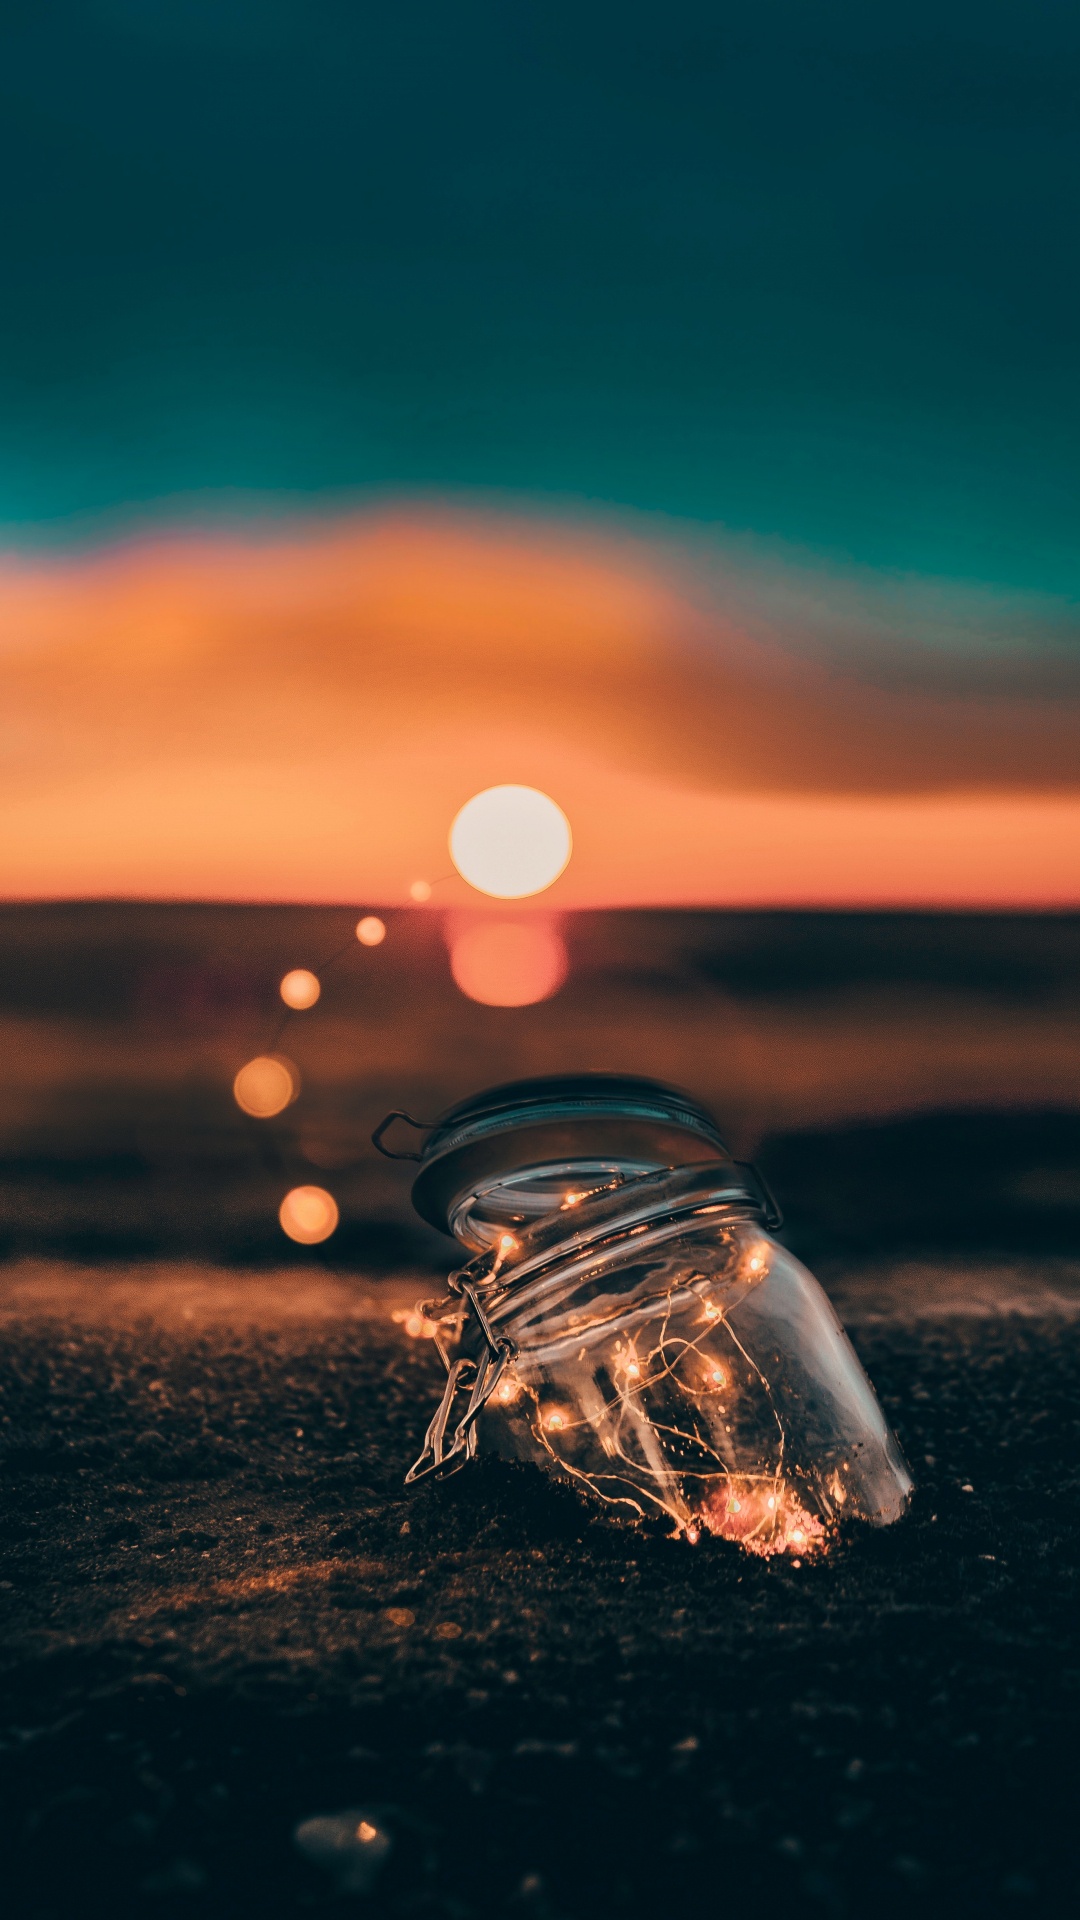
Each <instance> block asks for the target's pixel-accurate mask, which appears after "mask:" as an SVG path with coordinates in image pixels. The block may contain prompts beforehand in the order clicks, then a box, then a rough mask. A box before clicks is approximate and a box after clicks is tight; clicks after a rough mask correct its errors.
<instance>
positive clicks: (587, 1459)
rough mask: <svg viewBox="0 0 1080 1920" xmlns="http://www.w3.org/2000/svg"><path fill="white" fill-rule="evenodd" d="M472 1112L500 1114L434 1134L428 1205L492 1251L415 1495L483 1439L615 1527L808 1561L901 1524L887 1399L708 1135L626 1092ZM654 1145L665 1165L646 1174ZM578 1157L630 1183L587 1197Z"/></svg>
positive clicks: (904, 1487) (456, 1323) (417, 1194)
mask: <svg viewBox="0 0 1080 1920" xmlns="http://www.w3.org/2000/svg"><path fill="white" fill-rule="evenodd" d="M583 1078H584V1077H583ZM545 1086H546V1087H548V1088H550V1092H548V1093H547V1094H546V1096H545V1093H544V1091H543V1090H544V1089H545ZM495 1096H501V1105H500V1104H498V1103H497V1102H496V1101H495ZM480 1099H481V1101H483V1100H487V1101H489V1102H491V1103H494V1111H492V1106H490V1105H489V1107H488V1108H487V1109H486V1110H485V1109H484V1108H482V1107H480V1109H479V1111H478V1110H477V1107H478V1104H479V1103H472V1104H471V1105H467V1107H466V1112H465V1114H464V1116H463V1114H462V1111H461V1110H460V1109H457V1110H453V1111H452V1113H451V1114H450V1115H449V1116H446V1118H445V1120H444V1121H443V1122H440V1123H439V1124H438V1125H437V1127H436V1129H435V1130H434V1132H433V1135H432V1136H431V1139H429V1141H428V1143H427V1144H426V1145H425V1149H424V1156H423V1160H422V1166H421V1173H420V1176H419V1177H418V1180H417V1183H416V1188H414V1199H416V1201H417V1205H418V1206H419V1207H420V1210H421V1211H424V1212H425V1217H427V1218H429V1219H430V1218H434V1217H439V1218H441V1220H442V1222H443V1223H444V1224H445V1222H446V1221H447V1220H451V1219H452V1220H453V1221H454V1225H455V1230H456V1231H458V1232H459V1234H460V1237H461V1238H463V1239H466V1240H468V1239H469V1238H470V1237H471V1238H472V1241H473V1244H474V1245H476V1243H477V1241H479V1243H480V1247H481V1251H479V1252H478V1253H477V1255H476V1257H475V1258H474V1259H473V1260H472V1261H471V1262H470V1263H469V1264H468V1265H467V1266H466V1267H464V1268H462V1269H460V1270H459V1272H458V1273H457V1274H456V1275H454V1276H453V1279H452V1281H451V1296H450V1298H449V1299H448V1301H447V1302H446V1305H445V1309H444V1311H443V1315H442V1323H443V1329H444V1339H443V1341H442V1350H443V1352H444V1357H445V1359H446V1362H447V1367H448V1379H447V1390H446V1394H445V1395H444V1400H443V1404H442V1406H441V1407H440V1409H439V1411H438V1413H437V1414H436V1416H435V1418H434V1419H433V1421H432V1423H431V1426H430V1427H429V1430H428V1436H427V1443H426V1446H425V1452H424V1454H423V1455H422V1456H421V1459H420V1460H419V1461H417V1463H416V1466H415V1467H414V1468H413V1469H412V1472H411V1474H410V1475H409V1478H410V1480H415V1479H418V1478H421V1477H423V1476H424V1475H425V1474H427V1473H429V1472H447V1471H451V1470H452V1469H453V1468H454V1467H456V1466H458V1465H462V1464H464V1462H465V1461H466V1460H467V1459H468V1458H469V1457H471V1455H472V1453H473V1452H475V1450H476V1448H477V1446H478V1445H479V1444H483V1445H484V1446H487V1447H489V1448H490V1449H491V1450H493V1451H495V1452H496V1453H498V1454H500V1455H502V1456H503V1457H506V1458H510V1459H517V1460H527V1461H532V1462H534V1463H535V1464H536V1465H538V1466H540V1467H542V1468H544V1469H545V1470H546V1471H547V1472H549V1473H553V1474H555V1475H556V1476H557V1477H558V1478H560V1479H562V1480H565V1481H566V1482H568V1483H569V1484H570V1485H572V1486H574V1487H575V1488H576V1489H577V1490H578V1492H579V1493H580V1494H582V1496H583V1497H584V1498H586V1499H588V1500H590V1501H593V1502H596V1503H598V1504H600V1505H603V1506H605V1507H606V1508H607V1509H608V1510H609V1512H611V1514H612V1515H614V1516H616V1517H619V1518H622V1519H626V1520H630V1521H641V1520H643V1519H645V1518H649V1517H652V1518H660V1519H662V1520H664V1521H666V1522H667V1523H668V1524H669V1525H670V1528H671V1531H672V1532H673V1533H675V1534H678V1535H680V1536H682V1537H683V1538H684V1539H686V1540H689V1541H691V1542H693V1541H695V1540H698V1539H700V1538H701V1536H702V1535H703V1534H705V1533H710V1534H714V1535H718V1536H720V1537H722V1538H724V1539H727V1540H730V1541H732V1542H734V1543H736V1544H738V1545H739V1546H740V1547H742V1548H744V1549H746V1550H747V1551H749V1552H753V1553H757V1554H762V1555H772V1554H780V1553H784V1554H788V1555H791V1556H792V1557H798V1558H799V1559H800V1560H801V1561H805V1560H807V1559H810V1558H812V1557H814V1556H817V1555H820V1554H821V1553H822V1552H824V1551H825V1550H826V1549H827V1547H828V1544H829V1542H830V1540H831V1538H832V1537H833V1535H834V1534H835V1531H836V1529H837V1526H838V1524H839V1522H840V1520H841V1519H844V1520H847V1519H851V1518H858V1519H862V1520H865V1521H869V1522H871V1523H872V1524H876V1525H883V1524H887V1523H888V1522H890V1521H893V1520H895V1519H897V1518H898V1517H899V1516H900V1514H901V1513H902V1512H903V1511H904V1508H905V1507H906V1505H907V1502H908V1499H909V1496H910V1492H911V1480H910V1476H909V1474H908V1471H907V1468H906V1465H905V1463H904V1460H903V1458H902V1455H901V1454H900V1451H899V1449H898V1447H897V1445H896V1442H895V1440H894V1439H893V1437H892V1435H891V1434H890V1432H889V1430H888V1428H887V1426H886V1424H885V1421H884V1419H883V1417H882V1414H881V1409H880V1407H879V1406H878V1403H877V1400H876V1398H875V1396H874V1392H873V1388H872V1387H871V1385H870V1383H869V1381H868V1380H867V1378H866V1375H865V1373H864V1372H863V1370H862V1367H861V1366H860V1364H859V1361H858V1359H857V1358H856V1356H855V1354H854V1352H853V1350H852V1348H851V1346H850V1344H849V1343H848V1341H847V1338H846V1336H845V1334H844V1332H843V1329H842V1328H841V1326H840V1323H839V1321H838V1320H837V1318H836V1315H835V1313H834V1312H833V1310H832V1307H831V1306H830V1304H829V1302H828V1300H827V1298H826V1296H825V1294H824V1293H823V1291H822V1289H821V1287H820V1286H819V1285H818V1283H817V1281H816V1280H815V1279H814V1278H813V1276H812V1275H811V1274H810V1273H809V1272H808V1271H807V1270H806V1268H805V1267H803V1266H802V1265H801V1264H800V1262H799V1261H798V1260H796V1259H795V1257H794V1256H793V1255H792V1254H791V1253H790V1252H788V1250H787V1249H786V1248H785V1247H783V1246H782V1245H781V1243H780V1242H779V1241H778V1240H777V1239H776V1238H775V1236H774V1234H773V1233H772V1232H770V1231H769V1228H768V1226H767V1225H766V1212H767V1197H766V1196H765V1195H764V1194H763V1193H762V1192H761V1191H760V1190H759V1188H758V1186H757V1184H756V1183H755V1181H754V1179H753V1178H752V1177H751V1176H749V1175H748V1174H747V1172H746V1171H745V1170H744V1169H740V1168H739V1167H738V1166H737V1165H736V1163H735V1162H733V1161H732V1160H731V1159H730V1157H729V1156H727V1154H726V1153H725V1150H724V1148H723V1146H722V1144H721V1142H720V1140H719V1138H718V1136H717V1134H716V1132H715V1128H714V1126H713V1123H712V1122H711V1120H710V1119H709V1118H708V1116H707V1115H703V1114H702V1112H701V1110H700V1109H698V1108H696V1107H695V1106H694V1103H693V1102H690V1101H689V1100H688V1098H687V1096H685V1095H678V1094H676V1093H675V1092H674V1090H672V1089H668V1088H659V1087H657V1086H656V1084H655V1083H653V1082H634V1083H627V1082H625V1081H622V1080H619V1079H616V1078H615V1077H614V1076H595V1077H594V1078H593V1079H592V1080H591V1081H589V1082H588V1083H587V1086H586V1087H585V1089H582V1087H581V1086H580V1085H579V1084H578V1083H574V1084H573V1085H572V1086H571V1087H570V1088H569V1089H568V1088H567V1083H566V1082H564V1081H557V1082H553V1083H543V1082H539V1083H538V1082H530V1083H524V1084H523V1085H521V1086H519V1087H517V1088H508V1089H495V1090H494V1094H493V1095H491V1096H481V1097H480ZM650 1130H651V1136H652V1142H653V1145H652V1151H653V1154H654V1156H655V1157H656V1158H660V1156H661V1155H667V1156H669V1163H668V1164H661V1165H658V1166H657V1165H654V1166H653V1167H652V1168H649V1167H648V1166H646V1167H645V1168H644V1169H643V1168H642V1164H641V1163H642V1159H643V1158H646V1159H647V1151H648V1144H649V1138H650ZM432 1142H434V1146H433V1145H432ZM447 1143H449V1144H447ZM575 1145H578V1146H579V1147H580V1152H579V1154H578V1155H577V1156H574V1155H573V1154H572V1153H570V1152H568V1149H569V1148H572V1147H573V1146H575ZM545 1146H546V1147H547V1148H548V1149H549V1157H548V1158H546V1159H545V1158H541V1157H540V1154H539V1151H538V1150H539V1149H541V1148H543V1147H545ZM676 1150H677V1151H678V1152H679V1153H680V1154H681V1156H682V1161H681V1163H680V1164H670V1157H673V1155H674V1152H675V1151H676ZM557 1154H561V1155H562V1156H563V1157H562V1158H559V1157H557ZM528 1155H531V1156H532V1158H531V1160H530V1159H528V1158H525V1164H524V1167H523V1166H522V1164H521V1162H522V1159H523V1158H524V1157H525V1156H528ZM586 1159H587V1160H589V1162H590V1164H592V1165H593V1166H595V1165H596V1164H597V1161H598V1160H599V1161H600V1163H601V1164H604V1165H606V1166H607V1167H611V1166H612V1165H613V1164H614V1165H615V1166H616V1168H617V1170H618V1172H619V1174H620V1177H619V1178H616V1179H606V1180H605V1181H603V1182H599V1183H598V1182H596V1181H594V1180H586V1179H582V1178H581V1176H580V1164H581V1162H582V1161H583V1160H586ZM515 1162H517V1164H516V1165H515V1164H514V1163H515ZM493 1170H494V1171H498V1172H499V1176H500V1177H499V1179H498V1180H493V1179H492V1177H491V1176H492V1172H493ZM440 1181H441V1183H442V1185H441V1192H440V1189H439V1182H440ZM463 1181H464V1182H465V1183H466V1184H465V1186H464V1187H463V1185H462V1182H463ZM500 1181H501V1184H500ZM523 1192H528V1193H532V1194H537V1195H540V1194H546V1195H547V1196H548V1208H547V1210H546V1211H542V1210H540V1209H539V1208H537V1209H534V1210H533V1212H532V1214H531V1217H530V1215H529V1213H528V1209H523V1207H522V1195H523ZM433 1194H435V1195H436V1196H437V1197H436V1199H433V1198H432V1196H433ZM570 1194H573V1196H574V1200H573V1203H572V1205H571V1206H570V1207H569V1208H568V1207H567V1205H566V1200H567V1197H568V1196H569V1195H570ZM470 1195H471V1198H470ZM472 1207H475V1208H476V1210H477V1216H478V1218H477V1216H474V1214H473V1213H472V1212H471V1211H470V1209H471V1208H472ZM425 1209H426V1211H425ZM500 1209H501V1210H502V1218H503V1219H504V1220H506V1221H507V1222H509V1224H507V1225H506V1226H505V1228H504V1230H502V1231H499V1230H498V1228H499V1224H500ZM515 1209H516V1211H515ZM523 1212H524V1214H525V1222H526V1223H525V1224H522V1216H523ZM474 1219H476V1228H475V1232H474V1231H473V1225H474ZM511 1225H512V1227H513V1231H511V1230H510V1227H511ZM462 1228H464V1229H465V1230H464V1231H462ZM430 1311H432V1309H430V1308H429V1312H430ZM508 1387H512V1391H508V1390H507V1389H508Z"/></svg>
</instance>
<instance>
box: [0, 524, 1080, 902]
mask: <svg viewBox="0 0 1080 1920" xmlns="http://www.w3.org/2000/svg"><path fill="white" fill-rule="evenodd" d="M796 584H797V583H796ZM793 591H794V590H793V588H792V583H791V580H789V581H788V582H787V585H786V587H785V593H786V595H787V599H786V601H785V611H784V616H783V618H782V619H781V618H779V617H778V616H777V615H776V613H775V606H774V603H773V602H770V598H769V594H768V593H767V592H761V591H757V590H756V588H755V583H754V581H753V579H752V578H750V577H749V576H748V575H746V574H745V572H744V574H743V575H741V576H738V577H736V575H735V574H734V573H732V574H731V575H730V578H727V579H726V577H725V572H724V568H723V567H722V566H721V567H720V568H718V569H717V568H715V567H714V568H713V570H712V572H711V574H710V573H709V571H708V570H707V569H700V568H699V569H695V566H694V565H692V564H690V563H689V562H687V561H686V560H685V559H682V560H680V559H679V558H678V556H675V555H673V554H672V553H670V552H664V551H661V550H659V549H656V548H650V546H649V545H648V544H647V543H645V542H643V541H637V542H634V541H631V540H629V539H624V540H618V539H616V538H615V537H614V536H613V535H612V536H609V537H607V538H606V539H603V540H601V539H599V538H597V539H587V538H585V537H584V536H581V535H572V534H560V533H558V532H556V531H554V530H552V529H550V528H544V527H538V526H536V525H530V524H529V523H527V522H524V521H510V520H495V519H488V520H483V519H480V518H466V517H457V518H455V517H451V516H448V515H437V514H434V513H429V514H427V515H413V516H405V515H401V514H398V515H392V514H371V515H358V516H355V517H353V518H352V519H349V520H345V521H342V522H340V523H338V524H336V525H334V526H330V527H320V528H316V529H311V528H307V529H303V528H293V529H289V530H285V531H284V532H282V531H281V530H280V529H279V530H277V531H275V533H274V534H273V536H270V535H266V534H264V535H263V536H262V537H260V536H258V535H257V534H254V533H251V534H246V535H243V536H241V535H238V534H236V533H231V534H230V533H224V532H222V533H221V534H218V535H214V536H208V535H201V536H197V537H196V536H194V535H191V536H183V537H181V536H173V537H171V538H164V537H162V538H156V539H150V540H145V541H142V542H137V543H131V544H129V545H126V546H117V547H115V548H113V549H111V550H108V551H105V552H99V553H96V554H92V555H89V556H79V557H67V558H63V559H50V560H42V559H33V560H30V559H26V558H21V559H19V558H11V559H9V560H8V561H7V562H6V564H4V565H3V566H2V567H0V633H2V635H3V640H2V643H0V832H2V851H0V891H2V892H3V893H4V894H5V895H6V896H7V897H9V898H12V897H31V896H32V897H42V896H50V895H70V894H79V895H82V894H120V895H126V896H134V897H159V898H160V897H197V898H234V899H266V898H272V899H324V900H370V901H375V902H378V901H385V902H388V903H390V902H394V901H398V900H405V899H406V898H407V897H408V887H409V883H410V881H412V880H413V879H415V878H417V877H425V878H428V879H430V880H432V881H435V882H436V883H437V885H436V891H435V894H434V896H433V900H434V904H437V905H438V904H444V903H445V904H448V905H454V904H459V905H460V904H464V902H465V900H466V899H467V898H475V896H471V895H469V894H468V890H467V889H466V888H465V887H464V885H463V883H462V882H460V881H459V880H456V879H449V880H445V879H444V878H443V876H445V875H446V874H447V873H448V870H449V864H450V863H449V860H448V856H447V852H446V832H447V828H448V826H449V822H450V820H451V819H452V818H453V815H454V814H455V813H456V811H457V809H458V807H460V805H461V804H462V803H463V801H464V800H466V799H467V798H468V797H469V796H470V794H472V793H473V792H475V791H477V790H478V789H479V788H481V787H484V786H487V785H493V784H496V783H498V782H500V781H506V780H510V781H522V782H525V783H527V784H532V785H536V786H540V787H542V788H544V789H545V790H547V791H549V792H551V793H552V794H553V796H554V797H555V798H556V799H557V800H558V801H559V802H560V804H561V805H562V806H563V807H564V809H565V810H566V812H567V813H568V814H569V816H570V818H571V821H572V824H573V828H574V836H575V855H574V859H573V861H572V862H571V865H570V868H569V869H568V870H567V872H566V874H565V875H564V876H563V878H562V879H560V880H559V881H558V882H557V883H556V886H555V887H554V888H553V889H552V891H551V893H550V894H547V895H545V896H544V904H545V905H549V906H573V905H600V904H618V903H622V902H627V903H628V902H648V901H657V902H660V901H667V902H673V901H695V902H702V903H708V902H718V903H723V902H725V901H731V902H733V903H734V902H744V901H753V902H764V903H768V902H776V903H780V902H797V901H805V902H820V903H825V902H836V903H840V902H844V903H849V904H856V903H860V902H865V903H868V904H869V903H871V902H873V903H882V902H889V901H896V902H901V901H904V902H912V901H917V902H925V903H933V902H939V903H955V904H960V903H978V902H985V903H987V904H992V903H993V904H1004V903H1008V902H1013V903H1015V904H1031V905H1034V904H1054V903H1060V904H1065V903H1071V902H1074V901H1075V900H1077V899H1078V898H1080V698H1078V691H1077V689H1076V688H1075V687H1073V686H1072V685H1071V683H1070V682H1069V680H1068V677H1067V675H1066V676H1065V678H1064V679H1063V678H1062V676H1061V674H1060V673H1058V676H1057V680H1056V682H1055V681H1054V680H1053V674H1051V676H1050V682H1048V681H1047V674H1046V672H1045V671H1044V668H1043V666H1039V665H1038V663H1036V665H1033V667H1032V670H1031V673H1030V676H1029V677H1030V681H1031V684H1032V686H1034V687H1037V688H1038V689H1040V690H1039V691H1037V692H1035V693H1031V694H1030V695H1024V694H1023V693H1020V694H1018V693H1017V690H1016V687H1015V685H1010V686H1004V685H1003V684H1001V683H1000V679H1001V677H1000V674H998V677H997V679H996V680H995V678H994V675H993V674H988V673H986V672H984V671H981V670H980V669H978V667H977V665H976V666H975V667H971V668H964V667H963V663H962V662H961V667H962V668H963V670H956V669H955V666H954V667H953V668H952V669H951V670H950V672H949V673H947V674H943V673H942V672H941V670H940V658H935V657H932V653H933V650H932V648H930V647H928V646H927V645H926V643H925V640H924V639H922V638H918V636H917V643H913V646H912V648H911V649H909V652H908V653H907V654H902V652H901V653H898V651H897V645H896V636H895V634H894V633H892V632H891V631H887V630H886V629H887V623H886V622H883V621H882V620H881V619H880V617H879V616H877V615H875V614H874V613H873V610H871V614H870V615H869V616H867V617H866V618H865V619H864V620H863V623H862V626H861V627H859V626H858V623H856V626H855V628H853V626H852V622H851V619H850V617H847V616H845V617H846V621H847V623H846V625H844V622H843V621H839V622H838V627H837V630H838V631H840V628H841V627H842V628H843V632H842V635H841V638H842V642H843V644H842V646H840V645H838V646H837V647H836V648H835V649H834V650H833V652H832V654H831V655H830V652H829V648H828V645H823V644H822V640H821V635H822V631H823V630H824V629H827V628H828V620H827V619H826V620H825V622H824V629H823V622H822V612H821V606H820V604H815V605H814V606H813V607H812V608H810V607H809V599H808V601H807V604H808V620H807V627H806V633H807V636H808V637H807V640H806V644H804V645H802V646H800V644H799V632H798V622H797V619H795V620H794V621H793V615H792V604H793V603H794V604H795V608H796V613H797V610H798V593H797V592H794V602H793ZM755 595H756V597H755ZM774 601H775V596H774ZM837 604H838V605H839V604H840V602H839V601H838V602H837ZM811 613H812V615H813V618H812V619H810V617H809V615H810V614H811ZM860 617H861V616H860ZM875 620H876V625H875ZM894 625H895V621H894ZM853 635H854V637H853ZM860 635H861V636H862V637H861V638H860ZM883 636H884V637H883ZM1052 652H1053V649H1052V647H1051V648H1050V649H1049V652H1046V650H1044V653H1045V657H1046V658H1050V657H1051V655H1052ZM901 658H902V659H903V661H905V662H906V663H907V664H906V666H905V668H904V671H903V672H899V671H898V667H897V662H898V660H900V659H901ZM1042 658H1043V656H1040V659H1042ZM911 660H915V661H916V662H918V661H922V662H923V663H926V662H929V666H928V667H927V670H926V671H913V670H911V667H910V662H911ZM1036 669H1037V670H1036ZM1055 671H1056V670H1055ZM1051 682H1052V684H1051Z"/></svg>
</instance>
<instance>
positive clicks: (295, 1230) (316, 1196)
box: [278, 1187, 341, 1247]
mask: <svg viewBox="0 0 1080 1920" xmlns="http://www.w3.org/2000/svg"><path fill="white" fill-rule="evenodd" d="M340 1217H341V1216H340V1215H339V1213H338V1204H337V1201H336V1200H335V1199H334V1196H333V1194H332V1193H327V1191H326V1188H325V1187H293V1188H292V1189H291V1191H290V1192H289V1193H287V1194H286V1195H285V1198H284V1200H283V1201H282V1203H281V1205H280V1207H279V1208H278V1219H279V1220H280V1222H281V1226H282V1230H283V1232H285V1233H287V1234H288V1236H289V1239H290V1240H295V1241H297V1242H298V1244H299V1245H300V1246H302V1247H317V1246H318V1244H319V1242H320V1240H329V1238H330V1235H331V1234H332V1233H333V1231H334V1228H335V1227H336V1226H337V1223H338V1220H339V1219H340Z"/></svg>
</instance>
